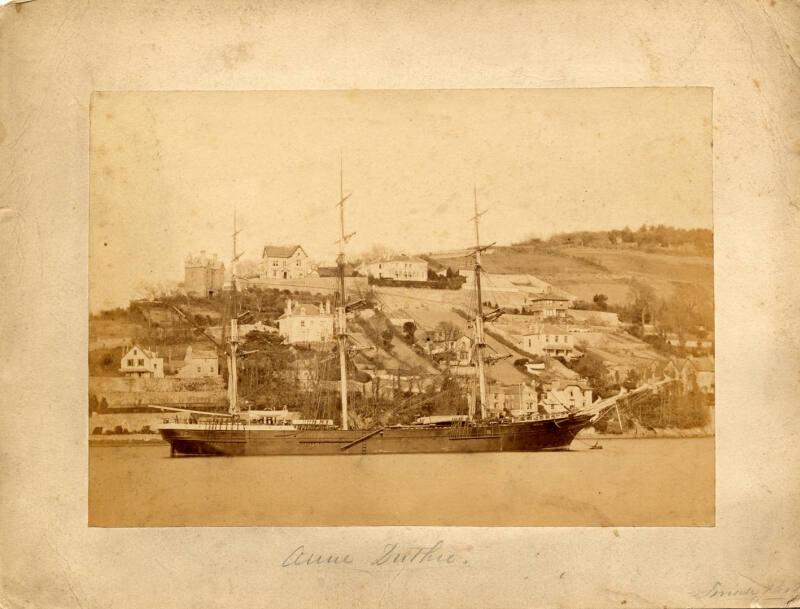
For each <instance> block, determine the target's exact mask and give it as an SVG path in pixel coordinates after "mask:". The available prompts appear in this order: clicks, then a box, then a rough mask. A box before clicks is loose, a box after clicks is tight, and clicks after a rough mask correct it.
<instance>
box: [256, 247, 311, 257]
mask: <svg viewBox="0 0 800 609" xmlns="http://www.w3.org/2000/svg"><path fill="white" fill-rule="evenodd" d="M298 249H299V250H300V251H301V252H303V254H305V253H306V251H305V250H304V249H303V248H302V247H301V246H300V245H265V246H264V251H263V253H262V256H261V257H262V258H291V257H292V256H294V253H295V252H296V251H297V250H298ZM306 255H308V254H306Z"/></svg>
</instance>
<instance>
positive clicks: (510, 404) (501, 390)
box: [486, 383, 537, 416]
mask: <svg viewBox="0 0 800 609" xmlns="http://www.w3.org/2000/svg"><path fill="white" fill-rule="evenodd" d="M486 401H487V404H486V409H487V411H489V412H490V413H491V414H495V415H499V414H503V413H504V412H505V413H509V414H512V415H514V416H525V415H528V414H533V413H536V411H537V395H536V387H535V385H534V383H529V384H526V383H519V384H517V385H500V384H496V383H492V384H491V385H489V387H488V389H487V391H486Z"/></svg>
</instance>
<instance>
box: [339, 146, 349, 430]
mask: <svg viewBox="0 0 800 609" xmlns="http://www.w3.org/2000/svg"><path fill="white" fill-rule="evenodd" d="M349 196H350V195H347V197H345V196H344V171H343V169H342V160H341V157H340V159H339V203H338V204H337V205H338V207H339V254H338V256H337V257H336V266H337V267H338V271H339V302H338V303H337V307H336V317H337V334H336V342H337V344H338V346H339V378H340V391H341V395H342V429H344V430H346V429H347V428H348V424H347V353H346V351H347V300H346V295H345V288H344V283H345V282H344V264H345V258H344V246H345V243H347V240H348V239H349V238H350V237H352V235H345V233H344V202H345V201H346V200H347V198H348V197H349Z"/></svg>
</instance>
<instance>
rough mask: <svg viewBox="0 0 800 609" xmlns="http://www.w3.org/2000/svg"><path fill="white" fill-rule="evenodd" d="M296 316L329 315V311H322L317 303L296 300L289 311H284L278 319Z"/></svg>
mask: <svg viewBox="0 0 800 609" xmlns="http://www.w3.org/2000/svg"><path fill="white" fill-rule="evenodd" d="M298 316H305V317H310V316H315V317H316V316H329V313H324V312H322V311H321V310H320V308H319V307H318V306H317V305H314V304H309V303H301V302H296V303H293V304H292V312H291V313H284V314H283V315H281V316H280V317H279V318H278V319H286V318H287V317H298Z"/></svg>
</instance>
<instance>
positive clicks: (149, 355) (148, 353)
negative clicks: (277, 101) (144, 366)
mask: <svg viewBox="0 0 800 609" xmlns="http://www.w3.org/2000/svg"><path fill="white" fill-rule="evenodd" d="M134 349H138V350H139V351H141V352H142V355H144V356H145V357H147V358H149V359H155V358H157V357H158V354H156V353H155V352H154V351H150V350H149V349H145V348H144V347H142V346H141V345H138V344H135V343H134V345H133V346H132V347H131V348H130V349H128V353H130V352H131V351H133V350H134ZM128 353H126V354H125V355H128ZM123 358H124V356H123Z"/></svg>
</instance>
